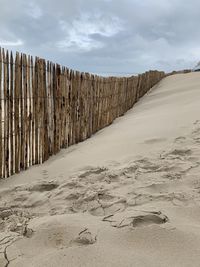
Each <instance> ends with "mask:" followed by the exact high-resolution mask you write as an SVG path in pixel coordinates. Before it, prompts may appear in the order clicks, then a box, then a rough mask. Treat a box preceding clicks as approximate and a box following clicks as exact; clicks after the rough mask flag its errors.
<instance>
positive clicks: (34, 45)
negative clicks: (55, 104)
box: [0, 0, 200, 76]
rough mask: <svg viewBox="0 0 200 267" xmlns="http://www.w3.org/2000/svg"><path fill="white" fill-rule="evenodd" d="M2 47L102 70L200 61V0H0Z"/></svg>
mask: <svg viewBox="0 0 200 267" xmlns="http://www.w3.org/2000/svg"><path fill="white" fill-rule="evenodd" d="M0 25H1V27H0V46H1V47H4V48H6V49H9V50H12V51H20V52H24V53H27V54H31V55H33V56H39V57H42V58H45V59H48V60H51V61H53V62H56V63H59V64H61V65H63V66H66V67H68V68H72V69H75V70H79V71H85V72H91V73H97V74H100V75H104V76H107V75H116V76H118V75H120V76H125V75H129V74H135V73H141V72H144V71H147V70H149V69H151V70H154V69H157V70H163V71H165V72H169V71H172V70H181V69H187V68H193V67H194V66H195V64H196V63H197V62H199V61H200V33H199V28H200V1H199V0H57V1H55V0H0Z"/></svg>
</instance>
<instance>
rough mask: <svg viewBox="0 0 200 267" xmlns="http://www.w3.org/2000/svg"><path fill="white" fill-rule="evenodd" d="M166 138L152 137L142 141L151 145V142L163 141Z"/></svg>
mask: <svg viewBox="0 0 200 267" xmlns="http://www.w3.org/2000/svg"><path fill="white" fill-rule="evenodd" d="M166 140H167V139H166V138H152V139H147V140H145V141H144V144H147V145H151V144H156V143H159V142H164V141H166Z"/></svg>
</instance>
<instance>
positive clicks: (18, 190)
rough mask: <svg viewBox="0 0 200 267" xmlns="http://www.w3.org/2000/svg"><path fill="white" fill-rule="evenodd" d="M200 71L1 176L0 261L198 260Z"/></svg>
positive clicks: (165, 84)
mask: <svg viewBox="0 0 200 267" xmlns="http://www.w3.org/2000/svg"><path fill="white" fill-rule="evenodd" d="M199 172H200V73H191V74H184V75H182V74H179V75H174V76H171V77H168V78H166V79H164V80H163V81H162V82H161V83H160V84H159V85H158V86H156V88H154V89H153V90H152V91H151V92H150V93H149V94H148V95H146V96H145V97H144V98H143V99H142V100H141V101H140V102H139V103H138V104H137V105H136V106H135V107H134V108H133V109H132V110H131V111H129V112H128V113H127V114H126V115H125V116H124V117H122V118H120V119H118V120H116V121H115V123H114V124H113V125H111V126H110V127H108V128H106V129H104V130H102V131H101V132H99V133H98V134H96V135H95V136H93V137H92V138H91V139H89V140H87V141H85V142H83V143H81V144H79V145H77V146H73V147H71V148H69V149H68V150H67V151H66V150H65V151H64V150H63V151H62V152H61V153H60V154H59V155H58V156H56V157H54V158H52V159H50V160H49V161H48V162H46V163H45V164H44V165H42V166H39V167H32V168H31V169H30V170H28V171H26V172H23V173H22V174H20V175H15V176H13V177H11V178H10V179H7V180H6V181H2V182H1V189H0V217H1V221H0V230H1V232H0V266H11V267H13V266H19V267H27V266H34V267H43V266H52V267H54V266H56V267H60V266H148V267H149V266H150V267H151V266H152V267H154V266H181V267H182V266H188V267H189V266H199V262H200V224H199V221H200V207H199V205H200V180H199Z"/></svg>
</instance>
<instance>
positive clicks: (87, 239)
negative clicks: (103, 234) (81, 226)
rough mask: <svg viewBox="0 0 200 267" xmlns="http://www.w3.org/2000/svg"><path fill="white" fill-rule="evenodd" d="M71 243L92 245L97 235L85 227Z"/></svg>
mask: <svg viewBox="0 0 200 267" xmlns="http://www.w3.org/2000/svg"><path fill="white" fill-rule="evenodd" d="M72 242H73V243H76V244H78V245H93V244H94V243H96V242H97V235H94V234H92V233H91V232H90V231H89V230H88V229H87V228H86V229H85V230H83V231H81V232H80V233H79V235H78V237H77V238H75V239H74V240H73V241H72Z"/></svg>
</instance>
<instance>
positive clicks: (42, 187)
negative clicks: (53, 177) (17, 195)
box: [28, 182, 59, 192]
mask: <svg viewBox="0 0 200 267" xmlns="http://www.w3.org/2000/svg"><path fill="white" fill-rule="evenodd" d="M58 186H59V184H57V183H55V182H49V183H38V184H35V185H33V186H30V187H29V189H28V190H29V191H31V192H32V191H36V192H45V191H52V190H54V189H56V188H57V187H58Z"/></svg>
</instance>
